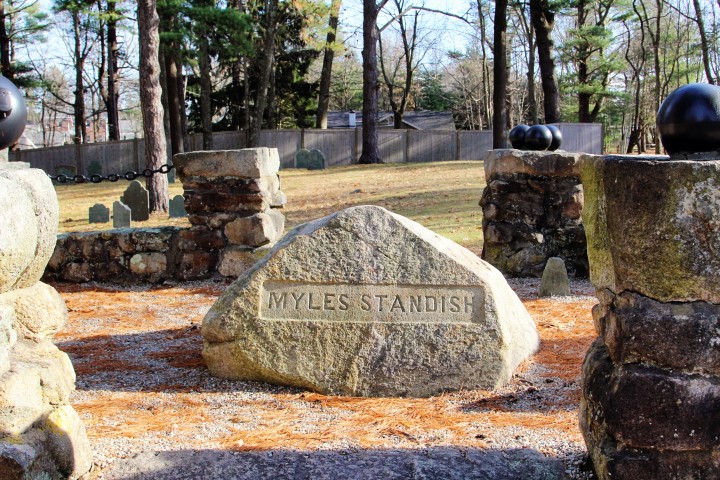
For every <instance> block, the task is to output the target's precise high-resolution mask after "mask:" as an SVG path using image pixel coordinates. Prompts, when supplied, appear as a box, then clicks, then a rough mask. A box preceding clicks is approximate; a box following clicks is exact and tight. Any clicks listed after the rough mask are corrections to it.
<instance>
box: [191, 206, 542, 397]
mask: <svg viewBox="0 0 720 480" xmlns="http://www.w3.org/2000/svg"><path fill="white" fill-rule="evenodd" d="M202 334H203V336H204V339H205V347H204V350H203V356H204V358H205V361H206V363H207V365H208V367H209V369H210V372H211V373H212V374H213V375H216V376H219V377H223V378H230V379H237V380H253V381H264V382H270V383H276V384H284V385H293V386H297V387H302V388H308V389H312V390H316V391H320V392H323V393H332V394H345V395H361V396H385V395H388V396H397V395H409V396H429V395H434V394H437V393H440V392H443V391H446V390H456V389H459V388H463V387H467V388H473V387H480V388H486V389H491V388H496V387H499V386H501V385H503V384H504V383H505V382H507V381H508V380H509V379H510V377H511V376H512V373H513V370H514V369H515V367H516V366H517V365H518V364H519V363H520V362H521V361H522V360H524V359H525V358H526V357H527V356H528V355H530V354H532V353H533V352H534V351H535V350H536V349H537V347H538V342H539V339H538V334H537V330H536V328H535V324H534V322H533V320H532V318H530V316H529V315H528V313H527V311H526V310H525V308H524V307H523V305H522V303H521V302H520V300H519V299H518V298H517V296H516V295H515V293H514V292H513V291H512V290H511V289H510V287H509V286H508V284H507V282H506V281H505V279H504V278H503V277H502V275H501V274H500V272H498V271H497V270H496V269H494V268H493V267H492V266H491V265H489V264H488V263H486V262H483V261H482V260H480V259H479V258H478V257H477V256H476V255H474V254H473V253H472V252H470V251H469V250H467V249H465V248H463V247H461V246H460V245H458V244H456V243H454V242H452V241H450V240H448V239H446V238H444V237H441V236H439V235H437V234H435V233H434V232H432V231H430V230H428V229H426V228H425V227H423V226H421V225H419V224H418V223H415V222H413V221H412V220H409V219H407V218H404V217H401V216H399V215H396V214H394V213H392V212H389V211H388V210H385V209H383V208H380V207H374V206H361V207H353V208H348V209H346V210H343V211H341V212H338V213H336V214H333V215H330V216H328V217H325V218H321V219H319V220H316V221H313V222H310V223H307V224H304V225H301V226H299V227H297V228H295V229H294V230H292V231H291V232H290V233H289V234H288V235H286V236H285V237H284V238H283V239H282V240H280V242H278V243H277V244H276V245H275V246H274V247H273V248H272V250H271V251H270V253H269V254H268V255H267V256H266V257H265V258H264V259H263V260H261V261H260V262H259V263H257V264H256V265H255V266H254V267H253V268H251V269H250V270H249V271H247V272H246V273H245V274H244V275H243V276H241V277H240V278H239V279H238V280H237V281H236V282H235V283H234V284H233V285H232V286H230V287H229V288H228V290H227V291H226V292H225V293H224V294H223V295H222V296H221V297H220V299H219V300H218V301H217V303H216V304H215V305H214V306H213V307H212V308H211V310H210V312H209V313H208V314H207V316H206V317H205V319H204V321H203V328H202Z"/></svg>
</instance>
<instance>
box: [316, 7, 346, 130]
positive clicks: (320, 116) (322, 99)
mask: <svg viewBox="0 0 720 480" xmlns="http://www.w3.org/2000/svg"><path fill="white" fill-rule="evenodd" d="M341 4H342V0H332V2H331V3H330V20H329V22H328V33H327V39H326V40H325V54H324V56H323V66H322V71H321V73H320V92H319V94H318V109H317V116H316V118H315V127H316V128H323V129H325V128H327V112H328V108H329V106H330V81H331V80H332V64H333V58H334V57H335V50H334V47H335V33H336V31H337V26H338V18H339V16H340V5H341Z"/></svg>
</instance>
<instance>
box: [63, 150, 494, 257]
mask: <svg viewBox="0 0 720 480" xmlns="http://www.w3.org/2000/svg"><path fill="white" fill-rule="evenodd" d="M280 177H281V182H282V189H283V191H284V192H285V194H286V196H287V198H288V203H287V206H286V207H285V209H284V210H283V213H284V214H285V216H286V218H287V228H288V229H289V228H292V227H294V226H296V225H299V224H301V223H304V222H307V221H308V220H313V219H316V218H320V217H323V216H325V215H328V214H330V213H333V212H336V211H338V210H341V209H343V208H346V207H350V206H354V205H379V206H382V207H385V208H387V209H389V210H391V211H393V212H395V213H399V214H400V215H404V216H406V217H409V218H411V219H413V220H415V221H417V222H419V223H421V224H422V225H424V226H426V227H428V228H429V229H431V230H434V231H436V232H437V233H439V234H440V235H443V236H446V237H448V238H450V239H452V240H455V241H456V242H458V243H460V244H461V245H464V246H466V247H468V248H469V249H470V250H472V251H474V252H475V253H478V254H479V253H480V250H481V249H482V225H481V224H482V212H481V210H480V207H479V206H478V202H479V201H480V196H481V194H482V190H483V188H484V187H485V173H484V170H483V164H482V162H477V161H459V162H434V163H401V164H388V165H353V166H349V167H332V168H329V169H326V170H314V171H309V170H296V169H287V170H281V172H280ZM127 185H128V182H126V181H119V182H117V183H108V182H103V183H100V184H90V183H86V184H80V185H59V186H56V190H57V193H58V199H59V201H60V231H61V232H79V231H92V230H99V229H111V228H112V222H111V223H106V224H88V223H87V218H88V209H89V208H90V207H91V206H93V205H94V204H96V203H103V204H104V205H106V206H107V207H109V208H111V209H112V203H113V202H114V201H115V200H117V199H118V198H120V195H122V193H123V192H124V190H125V189H126V188H127ZM182 193H183V190H182V185H181V184H180V182H179V181H178V182H176V183H174V184H171V185H170V196H171V197H172V196H174V195H181V194H182ZM163 225H174V226H181V227H189V226H190V224H189V222H188V221H187V219H184V218H183V219H169V218H167V215H164V214H157V215H151V218H150V220H149V221H147V222H133V226H136V227H157V226H163Z"/></svg>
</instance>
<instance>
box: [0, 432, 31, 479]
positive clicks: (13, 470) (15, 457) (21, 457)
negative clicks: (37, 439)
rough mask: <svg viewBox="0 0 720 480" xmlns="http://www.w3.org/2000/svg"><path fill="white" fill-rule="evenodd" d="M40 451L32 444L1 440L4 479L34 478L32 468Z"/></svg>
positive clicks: (0, 464) (1, 463) (1, 468)
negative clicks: (31, 474)
mask: <svg viewBox="0 0 720 480" xmlns="http://www.w3.org/2000/svg"><path fill="white" fill-rule="evenodd" d="M37 457H38V452H37V451H36V450H35V449H34V448H33V447H32V446H30V445H25V444H22V443H20V444H18V443H8V442H5V441H3V440H0V472H2V475H3V476H2V477H0V478H2V479H3V480H5V479H7V480H23V479H26V478H32V477H31V476H30V475H28V474H30V473H31V469H32V467H33V464H34V463H35V460H36V459H37Z"/></svg>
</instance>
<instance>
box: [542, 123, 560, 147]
mask: <svg viewBox="0 0 720 480" xmlns="http://www.w3.org/2000/svg"><path fill="white" fill-rule="evenodd" d="M545 126H546V127H547V128H548V130H550V134H551V135H552V142H550V146H549V147H548V150H550V151H551V152H554V151H555V150H557V149H558V148H560V145H562V132H561V131H560V129H559V128H558V127H556V126H555V125H545Z"/></svg>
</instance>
